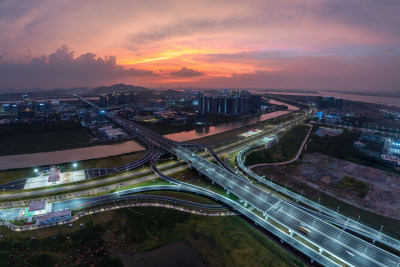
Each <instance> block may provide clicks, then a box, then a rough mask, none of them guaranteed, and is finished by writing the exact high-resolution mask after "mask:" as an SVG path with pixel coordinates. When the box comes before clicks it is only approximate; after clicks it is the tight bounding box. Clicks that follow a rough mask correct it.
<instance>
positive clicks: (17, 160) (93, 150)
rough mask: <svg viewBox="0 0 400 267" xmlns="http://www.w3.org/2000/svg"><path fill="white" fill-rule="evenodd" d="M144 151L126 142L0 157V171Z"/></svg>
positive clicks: (136, 144) (133, 143) (137, 145)
mask: <svg viewBox="0 0 400 267" xmlns="http://www.w3.org/2000/svg"><path fill="white" fill-rule="evenodd" d="M144 149H145V148H144V147H143V146H141V145H140V144H139V143H137V142H135V141H126V142H123V143H118V144H114V145H100V146H90V147H83V148H74V149H66V150H59V151H51V152H40V153H31V154H19V155H10V156H2V157H0V170H4V169H15V168H28V167H36V166H42V165H53V164H60V163H64V162H75V161H80V160H87V159H93V158H103V157H110V156H115V155H119V154H125V153H130V152H133V151H140V150H144Z"/></svg>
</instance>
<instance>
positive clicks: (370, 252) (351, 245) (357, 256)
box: [84, 100, 400, 266]
mask: <svg viewBox="0 0 400 267" xmlns="http://www.w3.org/2000/svg"><path fill="white" fill-rule="evenodd" d="M84 101H86V100H84ZM86 102H88V101H86ZM88 103H89V104H91V103H90V102H88ZM91 105H93V104H91ZM108 118H109V119H110V120H112V121H113V122H114V123H115V124H117V125H119V126H120V127H122V128H123V129H125V130H126V131H127V132H129V133H131V134H133V135H136V136H138V137H139V138H141V139H142V140H146V141H148V142H150V143H151V144H153V145H156V146H158V147H160V148H162V149H164V150H165V151H167V152H168V153H171V154H174V155H176V156H177V157H178V158H180V159H182V160H183V161H185V162H186V163H188V164H189V165H190V166H192V167H194V168H195V169H197V170H198V171H199V173H201V174H203V175H205V176H207V177H208V178H209V179H210V180H211V181H212V183H217V184H218V185H220V186H221V187H223V188H224V189H225V190H226V192H227V193H228V194H230V193H232V194H234V195H236V196H237V197H239V198H240V199H242V200H243V201H244V205H243V206H242V205H240V204H239V203H237V202H234V203H235V204H233V203H232V202H229V203H230V205H231V206H232V207H233V208H235V209H236V210H238V211H239V212H241V213H242V214H243V215H245V216H247V217H248V218H249V219H251V220H253V221H255V222H256V223H257V224H259V225H260V226H262V227H264V228H265V229H266V230H268V231H270V232H271V233H273V234H275V235H276V236H278V237H279V238H281V240H282V242H287V243H289V244H291V245H292V246H293V247H295V248H297V249H298V250H300V251H302V252H303V253H305V254H306V255H308V256H309V257H310V258H311V259H312V260H316V261H318V262H320V263H321V264H323V265H324V266H339V265H338V263H336V262H334V261H332V260H331V259H330V258H329V257H327V256H326V253H327V254H331V255H332V256H334V257H336V258H338V259H339V260H340V261H342V262H343V263H345V264H347V265H349V266H400V258H399V257H397V256H396V255H394V254H391V253H389V252H387V251H385V250H383V249H381V248H379V247H377V246H375V245H374V244H371V243H369V242H366V241H365V240H363V239H360V238H358V237H356V236H354V235H352V234H350V233H348V232H346V231H345V229H344V228H343V229H340V228H338V227H336V226H334V225H332V224H331V223H330V222H328V221H325V220H323V219H322V218H321V217H320V216H316V215H315V214H312V213H310V212H307V211H305V210H303V209H302V208H300V207H299V206H297V205H293V204H291V203H290V202H286V201H282V199H281V198H279V197H277V196H275V195H274V194H270V193H267V192H266V191H264V190H263V189H262V188H260V187H258V186H256V185H254V184H253V183H251V182H250V181H249V180H248V179H246V178H243V177H241V176H239V175H236V174H235V173H232V172H230V171H228V170H227V169H226V168H224V167H221V166H218V165H216V164H214V163H212V162H210V161H208V160H206V159H204V158H203V157H201V156H200V155H197V154H196V153H194V152H192V151H190V150H188V149H186V148H184V147H183V146H181V145H180V144H179V143H177V142H174V141H172V140H169V139H167V138H165V137H163V136H162V135H160V134H158V133H155V132H153V131H151V130H149V129H147V128H145V127H143V126H141V125H138V124H136V123H134V122H131V121H128V120H126V119H123V118H121V117H118V116H117V115H116V114H113V113H110V114H108ZM159 175H160V174H159ZM184 186H192V185H184ZM179 188H182V185H180V186H179ZM202 190H205V189H202ZM215 195H216V194H215V193H214V194H213V196H214V197H215ZM227 204H228V203H227ZM248 206H252V207H253V208H254V209H256V210H257V211H259V212H260V213H261V214H262V215H263V217H264V218H261V217H260V216H258V215H256V214H255V213H254V212H253V211H250V210H249V209H248V208H247V207H248ZM270 219H272V220H274V221H276V222H278V223H279V224H280V225H282V226H283V227H284V228H285V229H286V230H287V232H285V231H282V230H281V229H279V228H277V227H275V226H273V225H272V224H271V223H269V221H270ZM300 226H305V227H306V228H307V229H309V230H310V232H309V233H308V234H304V233H302V232H301V231H300V230H299V229H300ZM295 236H301V238H303V239H305V240H307V242H309V243H310V244H313V245H314V246H315V247H317V248H318V252H317V251H316V250H313V249H310V247H308V246H306V245H305V244H304V243H302V242H299V240H297V239H296V238H295ZM324 252H325V253H324Z"/></svg>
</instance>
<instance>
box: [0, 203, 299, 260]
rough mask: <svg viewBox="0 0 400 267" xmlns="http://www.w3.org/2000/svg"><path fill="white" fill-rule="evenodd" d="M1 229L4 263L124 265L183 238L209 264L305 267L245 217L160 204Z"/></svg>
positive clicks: (0, 250) (0, 252) (0, 248)
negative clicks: (192, 211) (63, 222)
mask: <svg viewBox="0 0 400 267" xmlns="http://www.w3.org/2000/svg"><path fill="white" fill-rule="evenodd" d="M80 224H82V226H80ZM0 232H1V233H2V234H4V238H3V239H1V240H0V264H1V265H2V266H5V265H10V266H26V265H27V266H54V265H56V264H58V265H59V266H60V265H62V266H72V265H77V266H90V265H94V266H122V263H121V260H120V257H121V256H124V255H132V254H136V253H139V252H145V251H152V250H155V249H158V248H162V247H164V246H166V245H168V244H171V243H174V242H177V241H185V242H187V243H189V244H190V245H191V246H192V247H193V249H194V250H195V251H196V252H197V253H198V255H199V257H200V259H201V261H202V262H203V263H204V264H205V265H206V266H304V265H303V264H302V263H301V262H299V261H298V260H297V259H295V258H293V257H292V256H291V255H289V254H288V253H287V252H286V251H284V250H283V249H282V248H280V247H279V246H278V245H276V244H275V243H274V242H272V241H271V240H269V239H268V238H266V237H265V236H264V235H263V234H261V233H259V232H258V231H257V230H255V229H254V228H253V227H251V226H250V225H249V224H248V223H246V222H244V221H243V220H242V219H241V218H239V217H231V216H230V217H224V216H223V217H206V216H200V215H193V214H188V213H184V212H180V211H176V210H171V209H162V208H156V207H136V208H126V209H120V210H113V211H106V212H102V213H98V214H92V215H89V216H85V217H82V218H80V219H79V220H78V221H75V222H73V225H72V227H68V225H60V226H55V227H50V228H43V229H37V230H32V231H27V232H13V231H11V230H9V229H7V228H5V227H0ZM177 253H179V251H177ZM171 257H174V255H171Z"/></svg>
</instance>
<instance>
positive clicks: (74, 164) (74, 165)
mask: <svg viewBox="0 0 400 267" xmlns="http://www.w3.org/2000/svg"><path fill="white" fill-rule="evenodd" d="M77 166H78V164H76V163H73V164H72V167H74V171H75V170H76V167H77Z"/></svg>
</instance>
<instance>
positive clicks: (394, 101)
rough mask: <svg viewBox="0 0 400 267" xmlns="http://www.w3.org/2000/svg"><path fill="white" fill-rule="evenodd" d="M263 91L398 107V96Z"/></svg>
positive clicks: (399, 102)
mask: <svg viewBox="0 0 400 267" xmlns="http://www.w3.org/2000/svg"><path fill="white" fill-rule="evenodd" d="M265 93H269V94H278V95H301V96H323V97H327V96H332V97H335V98H341V99H343V100H350V101H358V102H366V103H372V104H380V105H387V106H395V107H400V98H398V97H385V96H371V95H356V94H344V93H333V92H323V91H321V92H317V93H295V92H268V91H266V92H265Z"/></svg>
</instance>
